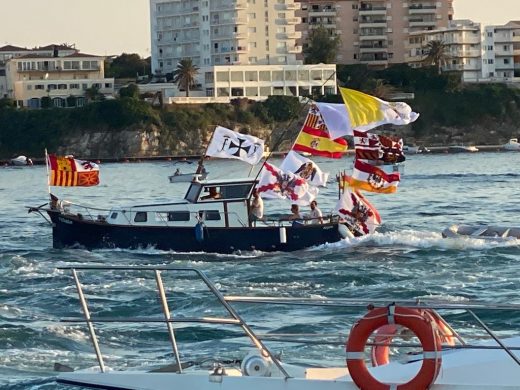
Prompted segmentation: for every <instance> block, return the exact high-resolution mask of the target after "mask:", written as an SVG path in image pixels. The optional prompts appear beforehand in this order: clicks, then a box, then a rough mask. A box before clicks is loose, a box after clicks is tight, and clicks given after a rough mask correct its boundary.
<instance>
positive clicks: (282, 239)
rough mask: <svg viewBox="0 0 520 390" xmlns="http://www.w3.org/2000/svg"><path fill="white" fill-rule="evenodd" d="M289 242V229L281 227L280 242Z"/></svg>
mask: <svg viewBox="0 0 520 390" xmlns="http://www.w3.org/2000/svg"><path fill="white" fill-rule="evenodd" d="M286 243H287V230H286V229H285V227H283V226H282V227H281V228H280V244H286Z"/></svg>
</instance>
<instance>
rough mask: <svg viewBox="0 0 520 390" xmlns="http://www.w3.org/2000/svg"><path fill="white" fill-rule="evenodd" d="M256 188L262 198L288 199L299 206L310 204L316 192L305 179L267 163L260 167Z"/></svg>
mask: <svg viewBox="0 0 520 390" xmlns="http://www.w3.org/2000/svg"><path fill="white" fill-rule="evenodd" d="M257 188H258V192H259V193H261V195H262V198H274V199H289V200H291V201H292V202H293V203H296V204H299V205H301V206H306V205H308V204H310V202H311V201H312V200H314V198H316V195H317V194H318V189H317V188H315V187H311V186H309V184H308V183H307V180H305V179H303V178H302V177H300V176H297V175H295V174H294V173H292V172H287V171H282V170H281V169H279V168H277V167H275V166H274V165H271V164H268V163H265V164H264V167H263V168H262V172H261V174H260V179H259V182H258V187H257Z"/></svg>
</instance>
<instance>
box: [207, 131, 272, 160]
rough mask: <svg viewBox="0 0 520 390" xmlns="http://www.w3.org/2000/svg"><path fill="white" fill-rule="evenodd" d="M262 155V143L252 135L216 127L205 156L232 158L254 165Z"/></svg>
mask: <svg viewBox="0 0 520 390" xmlns="http://www.w3.org/2000/svg"><path fill="white" fill-rule="evenodd" d="M263 155H264V141H263V140H261V139H260V138H256V137H253V136H252V135H245V134H240V133H237V132H236V131H232V130H229V129H226V128H225V127H222V126H217V128H216V129H215V132H214V133H213V137H212V138H211V142H210V143H209V145H208V149H207V150H206V156H212V157H220V158H234V159H238V160H242V161H245V162H246V163H248V164H251V165H255V164H258V163H259V162H260V160H261V159H262V157H263Z"/></svg>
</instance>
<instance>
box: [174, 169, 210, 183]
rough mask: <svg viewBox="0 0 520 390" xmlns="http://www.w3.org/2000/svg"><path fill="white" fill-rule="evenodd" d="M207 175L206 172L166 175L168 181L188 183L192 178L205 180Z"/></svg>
mask: <svg viewBox="0 0 520 390" xmlns="http://www.w3.org/2000/svg"><path fill="white" fill-rule="evenodd" d="M206 177H208V173H207V172H204V173H196V172H193V173H175V174H173V175H170V176H168V180H169V181H170V183H189V182H191V181H193V180H199V181H200V180H205V179H206Z"/></svg>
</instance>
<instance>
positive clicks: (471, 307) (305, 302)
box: [59, 266, 520, 378]
mask: <svg viewBox="0 0 520 390" xmlns="http://www.w3.org/2000/svg"><path fill="white" fill-rule="evenodd" d="M59 269H60V270H68V271H70V272H71V273H72V277H73V279H74V283H75V286H76V290H77V293H78V297H79V301H80V304H81V309H82V312H83V317H74V318H63V319H62V320H61V321H62V322H67V323H81V322H85V323H86V326H87V328H88V332H89V335H90V339H91V342H92V344H93V347H94V351H95V354H96V357H97V361H98V365H99V368H100V370H101V371H102V372H105V370H106V368H105V364H104V358H103V355H102V353H101V349H100V346H99V341H98V337H97V335H96V331H95V327H94V324H95V323H99V324H107V323H140V324H146V323H165V325H166V328H167V332H168V335H169V339H170V343H171V347H172V350H173V355H174V356H175V359H176V363H177V366H178V371H179V372H182V365H181V359H180V353H179V347H178V343H177V338H176V331H175V328H174V325H179V324H185V323H205V324H219V325H229V326H231V325H234V326H239V327H240V328H241V329H242V331H243V332H244V335H245V336H247V338H249V340H250V341H251V342H252V344H253V345H254V346H255V347H256V348H257V349H258V350H259V352H260V353H261V354H262V356H264V357H265V358H269V359H270V360H271V361H272V362H273V363H274V364H275V365H276V366H277V368H278V369H279V370H280V372H281V374H282V375H284V376H285V377H286V378H289V377H290V375H289V374H288V372H287V371H286V370H285V369H284V367H283V366H282V364H281V363H280V361H279V359H277V358H276V356H275V354H274V353H273V351H271V350H270V349H269V348H268V347H267V346H266V344H265V341H283V342H288V343H299V344H320V345H327V344H329V345H344V343H345V341H346V335H343V336H341V335H338V337H339V338H338V339H337V340H332V341H331V340H330V338H327V335H323V334H322V335H319V334H318V335H317V334H314V333H313V336H316V337H315V340H312V338H313V337H311V335H309V334H301V333H293V334H282V333H279V334H277V333H269V334H266V335H262V334H258V333H255V332H254V331H253V329H252V328H251V326H250V325H249V324H248V323H247V322H246V321H245V320H244V319H243V318H242V316H241V315H240V314H239V312H238V311H237V309H236V308H235V305H237V304H240V303H247V304H261V305H288V306H295V307H297V306H314V307H329V308H343V309H345V310H346V311H347V312H351V311H352V310H359V309H366V308H371V307H385V306H388V305H392V304H395V305H399V306H404V307H410V308H420V309H431V310H441V311H456V312H457V313H460V311H464V312H466V313H468V314H469V315H470V318H472V319H473V320H474V321H475V323H476V325H477V327H479V328H481V329H482V330H484V331H485V333H486V334H487V335H488V336H489V337H490V338H492V339H493V340H494V341H495V342H496V343H497V345H488V344H482V345H480V344H469V343H467V342H465V340H464V339H463V338H462V336H461V335H459V334H458V333H457V332H455V330H453V329H452V328H451V326H449V324H446V325H447V326H448V327H449V329H450V330H451V331H452V335H454V337H456V339H457V340H458V342H459V343H458V344H455V345H449V346H446V347H445V346H443V349H445V348H447V349H501V350H503V351H505V352H506V353H507V354H509V356H510V357H511V358H512V359H513V360H514V361H515V362H516V363H517V364H518V365H520V360H519V358H518V357H517V356H516V355H515V354H514V353H513V352H512V351H513V350H520V347H511V346H506V345H505V344H504V343H503V342H502V341H501V340H500V338H499V337H498V336H497V334H495V332H494V331H493V330H491V328H490V327H489V326H488V325H487V324H486V323H484V321H483V320H482V319H481V317H479V315H477V314H476V311H481V310H493V311H514V312H518V313H520V305H514V304H506V305H501V304H494V305H488V304H482V303H469V304H468V303H464V304H462V303H453V302H438V301H437V302H436V301H426V300H402V301H389V300H386V299H367V300H362V299H338V298H286V297H251V296H224V295H223V294H222V293H221V292H220V291H219V289H218V288H217V287H216V285H215V284H214V283H213V282H212V281H211V280H210V279H209V278H208V277H207V276H206V275H205V274H204V273H203V272H202V271H200V270H198V269H195V268H189V267H172V266H160V267H156V266H132V267H129V266H75V267H60V268H59ZM89 271H106V272H109V271H119V272H127V271H131V272H140V273H142V272H150V273H153V276H154V279H155V284H156V287H157V290H156V291H157V293H158V298H159V301H160V305H161V308H162V315H163V316H164V318H153V317H144V316H142V317H138V318H121V317H114V318H110V317H103V318H101V317H100V318H97V317H96V318H95V317H94V316H92V315H91V310H90V307H89V304H88V302H87V298H86V297H85V293H84V288H83V285H82V283H81V281H80V278H79V273H83V272H89ZM164 272H173V273H175V275H174V276H177V277H180V276H181V275H184V276H185V275H187V274H192V275H194V276H195V277H197V278H198V279H200V280H201V281H202V282H203V283H204V285H205V286H206V287H207V289H208V290H209V292H210V293H211V294H212V295H213V297H214V298H216V299H217V301H218V303H219V304H220V305H221V306H222V307H223V308H224V309H225V311H226V312H227V314H228V316H227V317H217V316H207V315H204V316H201V317H180V316H178V315H173V312H172V310H170V307H169V305H168V300H167V296H166V290H165V287H164V283H163V278H162V273H164ZM139 277H142V275H140V276H139ZM171 287H173V286H171ZM298 337H299V338H298ZM302 337H303V338H302ZM367 345H368V346H374V345H380V344H377V343H375V342H372V343H368V344H367ZM385 345H388V346H390V347H414V348H419V347H420V344H418V343H416V344H414V343H410V342H408V343H402V342H401V343H395V342H390V343H389V344H385Z"/></svg>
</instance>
